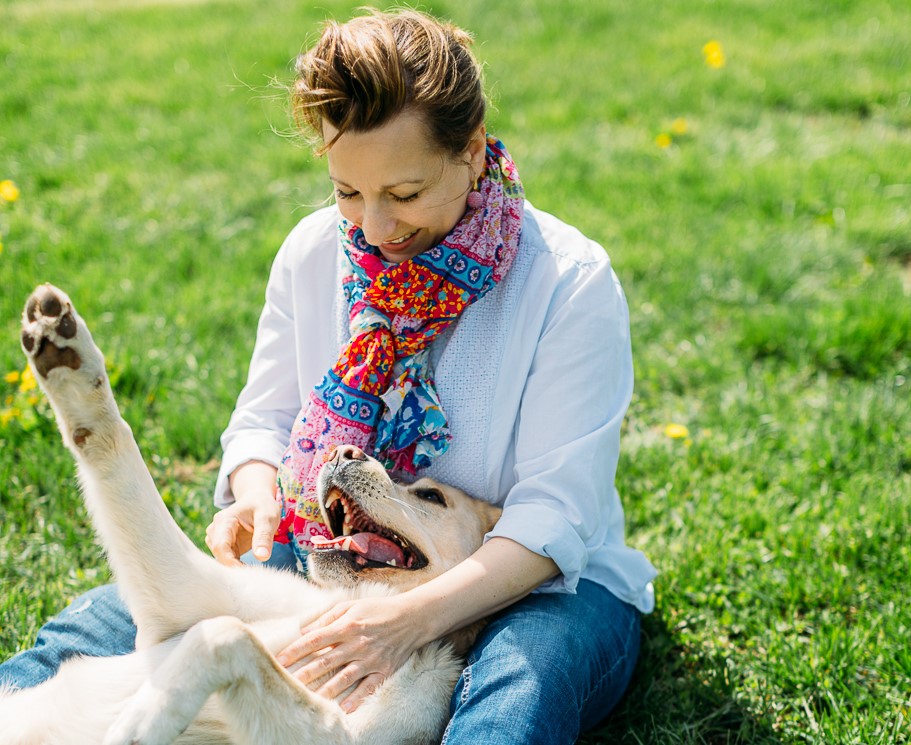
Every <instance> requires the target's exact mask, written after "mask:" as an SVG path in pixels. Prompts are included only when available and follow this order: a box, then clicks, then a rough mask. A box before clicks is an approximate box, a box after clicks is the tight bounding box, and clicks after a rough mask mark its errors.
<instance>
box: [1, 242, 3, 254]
mask: <svg viewBox="0 0 911 745" xmlns="http://www.w3.org/2000/svg"><path fill="white" fill-rule="evenodd" d="M0 256H3V241H0Z"/></svg>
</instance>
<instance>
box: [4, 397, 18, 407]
mask: <svg viewBox="0 0 911 745" xmlns="http://www.w3.org/2000/svg"><path fill="white" fill-rule="evenodd" d="M15 400H16V399H15V398H14V397H13V395H12V394H10V395H9V396H7V397H6V399H5V400H4V401H3V405H4V406H12V405H13V401H15Z"/></svg>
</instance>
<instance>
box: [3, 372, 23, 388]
mask: <svg viewBox="0 0 911 745" xmlns="http://www.w3.org/2000/svg"><path fill="white" fill-rule="evenodd" d="M3 379H4V380H5V381H6V382H7V383H9V384H10V385H15V384H16V383H18V382H19V371H18V370H13V371H12V372H8V373H7V374H6V375H4V376H3Z"/></svg>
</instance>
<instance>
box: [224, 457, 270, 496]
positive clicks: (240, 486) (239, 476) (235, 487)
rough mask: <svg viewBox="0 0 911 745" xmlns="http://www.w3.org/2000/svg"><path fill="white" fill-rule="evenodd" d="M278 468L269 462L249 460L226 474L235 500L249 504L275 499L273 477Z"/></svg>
mask: <svg viewBox="0 0 911 745" xmlns="http://www.w3.org/2000/svg"><path fill="white" fill-rule="evenodd" d="M277 475H278V469H277V468H276V467H275V466H273V465H271V464H270V463H265V462H264V461H259V460H250V461H247V462H246V463H241V464H240V465H239V466H238V467H237V468H235V469H234V470H233V471H232V472H231V475H230V476H228V484H229V485H230V487H231V493H232V494H233V495H234V501H235V502H244V503H249V504H257V503H259V504H264V503H271V502H272V501H273V500H274V499H275V479H276V476H277Z"/></svg>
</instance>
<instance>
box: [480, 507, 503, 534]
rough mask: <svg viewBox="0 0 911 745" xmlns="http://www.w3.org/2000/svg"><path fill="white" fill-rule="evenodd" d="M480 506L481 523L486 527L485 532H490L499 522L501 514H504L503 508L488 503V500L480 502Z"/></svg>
mask: <svg viewBox="0 0 911 745" xmlns="http://www.w3.org/2000/svg"><path fill="white" fill-rule="evenodd" d="M478 506H479V507H480V510H479V513H480V515H481V524H482V526H483V528H484V532H485V533H489V532H490V531H491V530H493V526H494V525H496V524H497V521H498V520H499V519H500V515H502V514H503V509H502V508H501V507H495V506H494V505H492V504H488V503H487V502H478Z"/></svg>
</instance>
